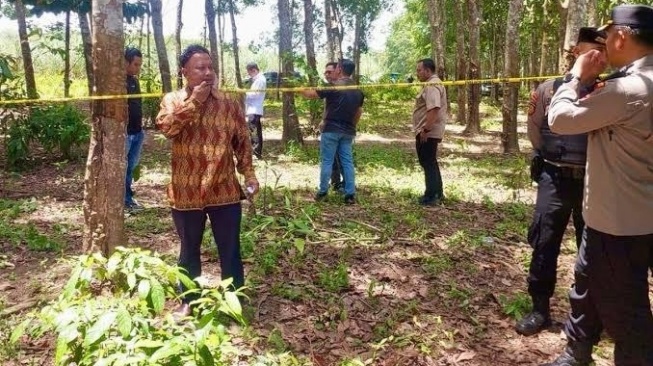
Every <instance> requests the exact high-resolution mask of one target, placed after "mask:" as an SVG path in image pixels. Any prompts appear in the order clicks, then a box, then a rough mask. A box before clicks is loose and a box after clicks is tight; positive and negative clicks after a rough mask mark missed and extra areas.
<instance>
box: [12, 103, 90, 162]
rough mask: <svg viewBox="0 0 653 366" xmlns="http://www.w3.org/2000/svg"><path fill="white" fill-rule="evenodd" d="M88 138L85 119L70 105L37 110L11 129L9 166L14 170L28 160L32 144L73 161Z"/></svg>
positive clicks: (45, 107) (14, 124) (88, 130)
mask: <svg viewBox="0 0 653 366" xmlns="http://www.w3.org/2000/svg"><path fill="white" fill-rule="evenodd" d="M89 134H90V127H89V126H88V124H87V123H86V118H85V116H84V115H83V114H82V112H80V111H79V110H78V109H77V108H75V107H73V106H72V105H70V104H57V105H52V106H39V107H34V108H32V109H31V110H30V111H29V113H28V114H27V115H26V116H23V117H22V118H16V119H14V120H13V121H12V122H11V123H10V125H9V128H8V130H7V140H6V149H7V160H8V163H9V166H10V167H12V168H15V167H17V166H18V165H19V164H21V163H24V162H25V161H27V160H28V159H29V157H30V156H29V155H30V143H32V142H38V143H39V144H40V145H41V146H42V147H43V149H45V151H46V152H48V153H53V152H55V151H58V152H59V153H60V154H61V155H62V157H63V158H64V159H70V158H71V157H72V152H73V149H74V148H75V147H78V146H79V145H81V144H82V143H84V142H86V141H88V139H89Z"/></svg>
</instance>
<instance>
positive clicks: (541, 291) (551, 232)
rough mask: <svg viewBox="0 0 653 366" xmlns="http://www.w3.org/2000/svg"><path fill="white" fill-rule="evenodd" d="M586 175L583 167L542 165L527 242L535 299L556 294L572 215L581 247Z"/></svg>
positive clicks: (529, 275) (529, 288)
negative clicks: (560, 262)
mask: <svg viewBox="0 0 653 366" xmlns="http://www.w3.org/2000/svg"><path fill="white" fill-rule="evenodd" d="M583 175H584V169H582V168H578V169H576V168H559V167H557V166H555V165H552V164H549V163H544V165H543V169H542V172H541V173H540V176H539V179H538V180H537V183H538V186H537V201H536V202H535V213H534V215H533V222H532V223H531V226H530V227H529V229H528V243H529V244H530V245H531V247H532V248H533V256H532V257H531V265H530V267H529V270H528V280H527V281H528V293H529V294H530V295H531V297H532V298H533V300H546V299H549V298H550V297H551V296H553V292H554V290H555V284H556V270H557V267H558V255H559V254H560V244H561V243H562V237H563V235H564V233H565V230H566V228H567V224H568V223H569V217H570V216H571V217H572V218H573V222H574V228H575V229H576V246H577V247H580V243H581V237H582V233H583V227H584V226H585V222H584V221H583V215H582V205H583ZM534 303H536V301H534ZM539 303H541V302H539ZM536 310H538V311H548V309H536Z"/></svg>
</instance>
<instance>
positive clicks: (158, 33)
mask: <svg viewBox="0 0 653 366" xmlns="http://www.w3.org/2000/svg"><path fill="white" fill-rule="evenodd" d="M149 1H150V16H151V18H152V33H153V34H154V45H155V46H156V53H157V56H158V58H159V71H160V72H161V84H162V85H163V92H164V93H169V92H171V91H172V79H171V76H170V62H169V61H168V52H167V51H166V42H165V38H164V37H163V14H162V13H161V8H162V5H161V0H149ZM123 74H124V72H123Z"/></svg>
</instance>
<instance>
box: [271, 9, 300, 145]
mask: <svg viewBox="0 0 653 366" xmlns="http://www.w3.org/2000/svg"><path fill="white" fill-rule="evenodd" d="M277 10H278V12H279V14H278V16H279V60H280V61H281V69H282V72H281V73H280V75H279V78H280V79H283V80H287V79H288V78H289V77H291V76H292V75H293V73H294V71H295V70H294V55H293V47H292V27H291V26H290V24H292V15H291V9H290V1H289V0H277ZM282 115H283V131H282V134H281V141H282V143H283V144H284V145H286V144H288V143H289V142H291V141H294V142H298V143H303V139H302V131H301V129H300V128H299V119H298V118H297V112H296V110H295V94H294V93H291V92H283V108H282Z"/></svg>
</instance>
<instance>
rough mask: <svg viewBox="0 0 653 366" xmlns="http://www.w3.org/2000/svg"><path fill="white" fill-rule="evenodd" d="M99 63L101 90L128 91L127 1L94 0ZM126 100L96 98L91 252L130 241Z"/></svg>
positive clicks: (87, 231)
mask: <svg viewBox="0 0 653 366" xmlns="http://www.w3.org/2000/svg"><path fill="white" fill-rule="evenodd" d="M92 21H93V29H94V30H95V31H94V32H93V68H94V71H95V77H96V80H97V95H117V94H124V93H125V62H124V57H123V52H116V51H115V50H123V49H124V47H125V43H124V38H123V25H122V3H121V2H119V1H114V0H93V10H92ZM126 105H127V103H125V100H119V99H110V100H97V101H94V102H93V126H92V130H91V142H90V145H89V153H88V160H87V161H86V174H85V177H84V243H83V247H84V248H83V249H84V251H85V252H87V253H90V252H95V251H98V250H100V251H102V253H103V254H104V255H105V256H109V255H110V254H111V253H112V252H113V250H114V249H115V247H116V246H118V245H121V244H123V240H124V232H123V229H124V216H123V209H124V200H125V120H126V115H127V114H126V112H127V107H126Z"/></svg>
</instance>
